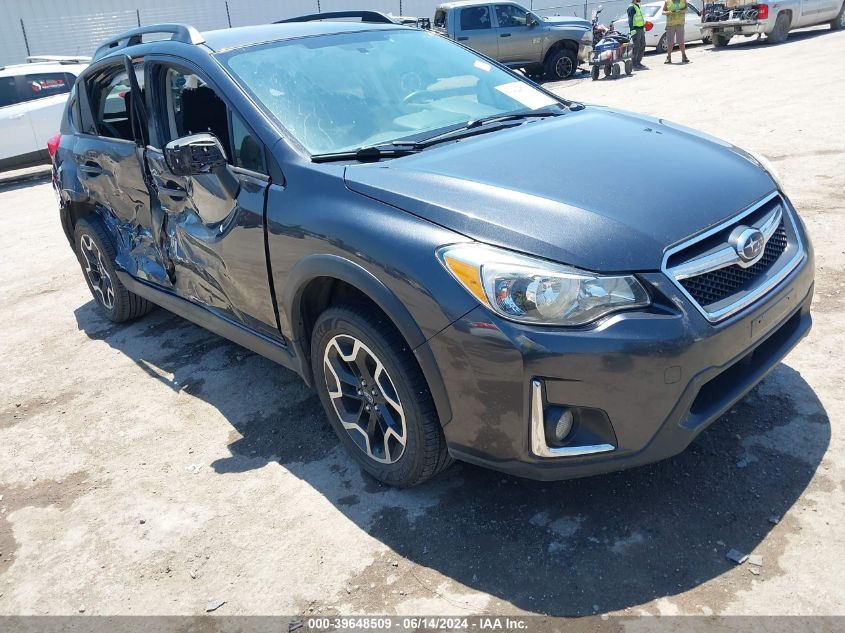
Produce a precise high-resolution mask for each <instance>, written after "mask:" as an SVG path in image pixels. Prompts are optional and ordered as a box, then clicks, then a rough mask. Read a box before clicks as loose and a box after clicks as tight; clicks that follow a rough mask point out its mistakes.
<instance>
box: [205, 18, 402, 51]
mask: <svg viewBox="0 0 845 633" xmlns="http://www.w3.org/2000/svg"><path fill="white" fill-rule="evenodd" d="M411 28H412V27H407V26H402V25H401V24H375V23H368V22H342V21H328V20H326V21H322V20H320V21H316V22H286V23H283V24H258V25H255V26H240V27H236V28H231V29H220V30H218V31H206V32H205V33H203V34H202V35H203V37H204V38H205V44H206V46H208V47H209V48H210V49H212V50H213V51H215V52H220V51H225V50H230V49H233V48H242V47H244V46H252V45H254V44H263V43H264V42H277V41H281V40H292V39H297V38H300V37H312V36H315V35H336V34H338V33H356V32H359V31H390V30H411Z"/></svg>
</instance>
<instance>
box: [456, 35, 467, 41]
mask: <svg viewBox="0 0 845 633" xmlns="http://www.w3.org/2000/svg"><path fill="white" fill-rule="evenodd" d="M468 39H469V38H468V37H466V36H464V37H459V38H458V41H459V42H466V41H467V40H468Z"/></svg>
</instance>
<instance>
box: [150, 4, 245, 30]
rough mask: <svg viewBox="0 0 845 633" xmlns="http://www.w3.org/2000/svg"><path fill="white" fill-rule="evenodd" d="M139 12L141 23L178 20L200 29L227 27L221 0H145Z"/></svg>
mask: <svg viewBox="0 0 845 633" xmlns="http://www.w3.org/2000/svg"><path fill="white" fill-rule="evenodd" d="M140 13H141V24H161V23H164V22H180V23H184V24H190V25H191V26H194V27H196V28H197V29H198V30H200V31H212V30H214V29H225V28H228V27H229V20H228V18H227V17H226V3H225V2H224V1H223V0H215V1H214V2H202V3H199V2H195V3H190V4H189V3H187V2H184V1H178V0H171V1H170V2H161V1H157V2H153V1H151V0H147V1H146V2H145V3H144V6H143V7H141V9H140Z"/></svg>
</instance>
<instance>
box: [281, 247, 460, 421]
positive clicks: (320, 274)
mask: <svg viewBox="0 0 845 633" xmlns="http://www.w3.org/2000/svg"><path fill="white" fill-rule="evenodd" d="M281 301H282V306H283V308H284V312H285V314H286V315H287V318H288V322H289V326H290V331H291V334H292V339H293V340H292V342H293V346H294V349H295V352H296V354H297V355H299V356H300V357H301V358H302V362H301V368H302V373H303V376H302V377H303V379H304V380H305V382H306V383H307V384H308V385H311V386H313V383H314V377H313V375H312V372H311V363H310V362H309V359H310V358H311V349H310V348H311V332H312V330H313V326H314V324H315V322H316V320H317V317H319V315H320V313H322V312H323V311H324V310H326V309H327V308H329V307H330V306H332V305H338V304H340V303H344V302H346V301H358V302H365V303H369V304H371V305H372V306H374V308H375V309H378V310H380V311H381V312H382V313H383V314H384V315H385V317H386V318H387V319H388V320H389V321H390V323H391V324H392V325H393V327H394V328H395V329H396V330H397V331H398V332H399V334H401V336H402V338H403V339H404V340H405V342H407V344H408V347H409V349H410V350H411V352H412V353H413V354H414V357H415V358H416V360H417V363H418V364H419V366H420V369H421V370H422V372H423V375H424V376H425V379H426V382H427V383H428V387H429V390H430V391H431V395H432V397H433V399H434V404H435V406H436V408H437V413H438V417H439V418H440V423H441V425H445V424H446V423H447V422H448V421H449V420H450V419H451V417H452V414H451V407H450V406H449V400H448V396H447V392H446V388H445V385H444V384H443V379H442V377H441V375H440V370H439V369H438V368H437V364H436V362H435V359H434V355H433V354H432V352H431V350H430V349H429V348H428V346H426V345H423V343H425V342H426V338H425V336H424V334H423V332H422V330H421V329H420V327H419V325H418V324H417V322H416V320H415V319H414V317H413V316H412V314H411V313H410V311H409V310H408V308H406V307H405V305H404V304H403V303H402V301H401V300H400V299H399V298H398V297H397V296H396V294H395V293H394V292H393V291H392V290H390V288H388V287H387V286H386V285H385V284H384V283H383V282H382V281H381V280H380V279H378V278H377V277H376V276H375V275H373V274H372V273H371V272H370V271H368V270H367V269H365V268H364V267H362V266H360V265H359V264H356V263H355V262H352V261H350V260H348V259H346V258H344V257H340V256H338V255H330V254H317V255H311V256H308V257H306V258H304V259H303V260H301V261H300V262H299V263H298V264H297V265H296V267H295V268H294V269H293V270H292V271H291V273H290V275H289V277H288V279H287V282H286V284H285V291H284V293H283V296H282V297H281Z"/></svg>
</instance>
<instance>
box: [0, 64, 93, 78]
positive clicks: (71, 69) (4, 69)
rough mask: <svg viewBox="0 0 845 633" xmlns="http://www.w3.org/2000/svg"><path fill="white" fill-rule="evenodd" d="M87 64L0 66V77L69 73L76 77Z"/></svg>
mask: <svg viewBox="0 0 845 633" xmlns="http://www.w3.org/2000/svg"><path fill="white" fill-rule="evenodd" d="M87 66H88V64H68V63H58V62H30V63H28V64H12V65H9V66H0V77H12V76H17V75H30V74H33V73H71V74H72V75H78V74H79V73H81V72H82V71H83V70H84V69H85V68H86V67H87Z"/></svg>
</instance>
